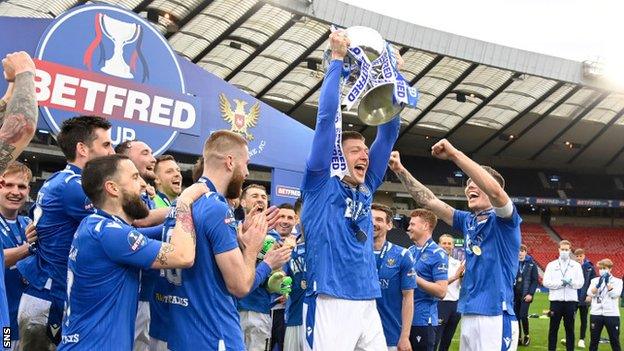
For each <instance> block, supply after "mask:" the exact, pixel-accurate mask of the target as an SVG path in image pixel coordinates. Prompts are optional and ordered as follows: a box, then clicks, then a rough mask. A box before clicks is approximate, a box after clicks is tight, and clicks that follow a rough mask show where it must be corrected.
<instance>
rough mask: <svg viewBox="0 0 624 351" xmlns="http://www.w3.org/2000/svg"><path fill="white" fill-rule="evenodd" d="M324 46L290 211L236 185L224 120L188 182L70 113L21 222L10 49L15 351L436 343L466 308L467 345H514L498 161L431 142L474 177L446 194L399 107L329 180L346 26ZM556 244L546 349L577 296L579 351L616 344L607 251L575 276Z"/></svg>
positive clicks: (520, 271)
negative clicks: (413, 161) (407, 142)
mask: <svg viewBox="0 0 624 351" xmlns="http://www.w3.org/2000/svg"><path fill="white" fill-rule="evenodd" d="M329 42H330V46H331V62H330V64H329V67H328V69H327V72H326V75H325V78H324V82H323V85H322V87H321V92H320V98H319V107H318V116H317V121H316V129H315V134H314V139H313V142H312V147H311V150H309V155H308V157H307V159H306V168H305V172H304V177H303V183H302V186H301V190H302V197H301V198H300V199H299V200H298V201H297V202H296V203H295V205H294V206H292V205H290V204H279V206H269V204H268V194H267V191H266V189H265V188H264V187H263V186H262V185H258V184H249V185H247V186H246V187H244V189H243V183H244V182H245V179H246V178H247V176H248V175H249V171H248V163H249V152H248V146H247V141H246V139H245V138H243V137H242V136H241V135H239V134H237V133H234V132H230V131H224V130H222V131H216V132H214V133H212V134H211V135H210V137H209V138H208V139H207V140H205V143H204V147H203V154H202V156H201V157H200V159H199V161H198V163H197V166H196V170H195V171H194V174H195V178H196V179H194V184H193V185H191V186H189V187H187V188H186V189H184V190H183V188H182V176H181V172H180V168H179V166H178V164H177V162H176V160H175V158H173V157H172V156H170V155H163V156H159V157H157V158H155V157H154V156H153V155H152V150H151V149H150V147H149V145H148V144H146V143H145V142H142V141H139V140H132V141H125V142H123V143H121V144H119V145H117V146H116V147H114V145H113V143H112V140H111V135H110V129H111V124H110V122H109V121H108V120H106V119H104V118H101V117H97V116H78V117H74V118H70V119H67V120H65V121H64V122H63V124H62V126H61V128H60V132H59V133H58V135H57V136H56V141H57V144H58V146H59V147H60V149H61V150H62V152H63V155H64V156H65V158H66V160H67V166H66V167H65V168H64V169H62V170H60V171H58V172H56V173H54V174H53V175H51V176H50V177H49V178H48V179H47V180H46V182H45V183H44V184H43V186H42V187H41V189H40V190H39V193H38V194H37V197H36V201H35V204H34V205H33V207H32V208H31V209H30V212H29V216H27V217H26V216H20V215H18V212H19V210H20V208H22V207H23V205H24V203H25V202H26V199H27V198H28V193H29V190H30V187H29V183H30V181H31V178H32V174H31V171H30V170H29V169H28V167H26V166H24V165H23V164H21V163H19V162H16V161H14V160H15V159H16V158H17V156H18V155H19V154H20V153H21V152H22V151H23V150H24V148H25V147H26V146H27V145H28V143H29V142H30V140H31V138H32V137H33V134H34V131H35V128H36V124H37V102H36V99H35V88H34V71H35V67H34V64H33V61H32V60H31V58H30V57H29V56H28V54H26V53H24V52H19V53H13V54H9V55H7V57H6V58H5V59H4V60H3V62H2V63H3V68H4V74H5V78H6V80H7V81H8V82H9V88H8V90H7V94H5V96H4V97H3V98H2V100H0V109H1V110H2V112H1V116H0V117H1V119H2V127H1V128H0V172H1V173H2V179H1V181H0V215H1V216H0V221H1V222H2V223H1V224H2V228H0V229H1V230H2V231H3V238H2V239H3V244H4V250H3V261H4V266H5V269H4V270H2V272H3V274H4V276H3V279H1V281H2V285H0V309H1V310H0V321H1V322H2V325H3V326H7V327H10V329H9V331H10V338H11V348H12V349H19V350H28V351H30V350H37V351H38V350H55V349H57V348H58V350H141V351H143V350H154V351H160V350H174V351H179V350H237V351H238V350H252V351H260V350H284V351H299V350H323V351H327V350H400V351H405V350H414V351H416V350H426V351H432V350H434V349H438V350H448V348H449V345H450V343H451V339H452V337H453V335H454V333H455V330H456V328H457V326H458V325H459V324H460V323H461V332H460V333H461V336H460V349H461V350H483V351H487V350H513V349H516V348H517V347H518V344H522V345H528V344H529V342H530V337H529V325H528V319H527V313H528V306H529V304H530V303H531V301H532V296H533V295H534V293H535V290H536V287H537V267H536V265H535V263H534V262H533V261H532V260H531V259H530V257H528V256H526V253H527V249H526V247H525V246H521V235H520V223H521V221H522V220H521V218H520V216H519V214H518V211H517V209H516V208H515V206H514V204H513V203H512V201H511V199H510V197H509V196H508V195H507V193H506V192H505V180H504V179H503V177H502V176H501V175H500V174H499V173H498V172H497V171H496V170H494V169H493V168H490V167H485V166H481V165H479V164H477V163H476V162H474V161H473V160H471V159H470V158H469V157H468V156H467V155H465V154H464V153H462V152H461V151H459V150H457V149H456V148H455V147H454V146H453V145H452V144H451V143H450V142H449V141H447V140H441V141H439V142H438V143H436V144H435V145H434V146H433V148H432V150H431V153H432V155H433V157H436V158H438V159H442V160H448V161H450V162H453V163H454V164H455V165H456V166H457V167H459V168H460V169H461V170H462V171H463V172H464V173H465V174H467V175H468V176H469V180H468V182H467V186H466V189H465V195H466V199H467V202H468V207H469V210H470V211H463V210H459V209H455V208H453V207H451V206H450V205H448V204H446V203H445V202H443V201H442V200H440V199H439V198H437V197H436V196H435V195H434V193H433V192H432V191H431V190H429V189H428V188H427V187H426V186H424V185H423V184H422V183H420V182H419V181H418V180H417V179H416V178H415V177H414V176H413V175H412V174H410V172H409V171H408V170H407V169H406V168H405V167H404V166H403V164H402V162H401V158H400V155H399V153H398V152H397V151H392V150H393V147H394V143H395V141H396V139H397V137H398V134H399V127H400V121H399V117H398V116H395V117H394V118H393V119H392V120H391V121H390V122H388V123H386V124H383V125H381V126H380V127H379V128H378V131H377V136H376V139H375V140H374V141H373V142H372V144H371V146H370V149H369V147H368V146H367V145H366V143H365V140H364V137H363V136H362V135H361V134H359V133H357V132H343V133H342V134H341V135H340V136H341V139H340V140H341V146H342V150H343V153H344V157H345V159H346V163H347V168H348V172H347V174H346V175H345V176H344V177H337V176H331V173H330V166H331V163H332V159H333V157H334V150H333V146H334V145H335V142H334V141H335V140H336V138H337V137H338V136H337V135H336V133H337V132H336V128H335V125H334V117H335V111H336V110H337V109H338V108H339V95H340V91H339V86H340V76H341V72H342V67H343V59H344V57H345V56H346V55H347V48H348V46H349V39H348V38H347V37H346V36H345V35H344V33H343V32H342V31H336V32H333V33H332V34H331V35H330V37H329ZM388 169H390V170H391V171H392V172H394V173H395V174H396V176H397V177H398V178H399V179H400V180H401V182H402V183H403V185H404V187H405V189H406V190H407V191H408V192H409V193H410V195H411V196H412V197H413V199H414V200H415V202H416V204H417V205H418V206H419V208H418V209H415V210H413V211H412V212H411V214H410V221H409V227H408V228H407V233H408V236H409V239H410V240H411V241H412V242H413V245H412V246H411V247H408V248H403V247H400V246H398V245H396V244H393V243H390V242H389V241H388V240H387V233H388V232H389V231H390V230H391V229H392V227H393V222H392V218H393V217H394V213H393V212H392V210H391V209H390V208H389V207H388V206H385V205H383V204H379V203H374V202H373V198H374V195H375V192H376V190H377V189H378V188H379V186H380V185H381V184H382V182H383V179H384V175H385V173H386V171H387V170H388ZM237 209H238V211H237ZM241 209H242V210H241ZM239 211H240V212H242V213H239V214H238V215H236V213H238V212H239ZM235 212H236V213H235ZM438 220H442V221H444V222H445V223H447V224H448V225H450V226H453V228H455V230H457V231H458V232H461V233H462V235H463V238H464V239H465V247H464V249H465V260H464V261H459V260H456V259H454V258H453V257H451V254H452V251H453V248H454V240H453V237H452V236H450V235H442V236H441V237H440V239H439V242H435V241H434V240H433V238H432V234H433V232H434V229H435V227H436V225H437V222H438ZM570 248H571V245H570V243H568V242H565V241H562V242H561V243H560V252H561V257H560V259H559V260H556V261H554V262H552V263H551V264H549V265H548V267H547V268H546V273H545V276H544V286H545V287H547V288H548V289H550V300H551V314H552V316H551V334H550V337H549V348H550V349H552V350H554V347H555V345H556V337H557V334H556V333H557V329H558V327H559V321H560V320H561V319H562V318H563V320H564V325H565V328H566V339H567V347H568V349H571V347H573V346H574V333H573V318H574V312H575V310H576V308H577V305H578V304H577V302H579V298H580V300H582V301H580V302H585V301H588V303H589V301H590V302H591V303H590V304H591V317H590V318H591V319H590V320H591V323H592V325H599V326H600V328H598V327H596V328H594V327H592V330H591V342H590V350H596V347H597V341H596V340H597V339H596V338H599V336H600V331H601V329H602V326H603V325H604V326H605V327H606V328H607V330H608V332H609V335H610V336H612V338H611V342H612V345H613V349H614V350H618V349H619V343H618V342H617V340H618V335H617V334H618V333H619V329H618V328H617V326H619V309H618V307H617V298H618V297H619V295H620V293H621V290H622V281H621V280H620V279H617V278H615V277H613V276H612V275H610V269H611V268H612V266H613V263H612V262H611V261H610V260H608V259H605V260H602V261H600V262H599V263H598V266H599V268H600V275H599V276H596V277H594V276H591V277H587V278H585V277H584V268H582V266H581V264H579V263H577V262H575V261H574V260H570V255H569V252H570ZM566 252H567V254H566ZM582 254H583V252H579V253H577V254H576V256H577V257H580V256H581V255H582ZM518 257H519V259H518ZM592 270H593V268H592ZM588 272H589V270H588ZM585 282H588V283H587V284H586V286H584V285H583V284H584V283H585ZM581 288H583V289H584V290H583V292H582V293H581V292H577V290H579V289H581ZM578 308H580V309H581V310H582V309H583V307H582V306H581V307H578ZM584 310H585V312H584V313H585V316H586V315H587V307H586V305H585V307H584ZM585 319H586V317H585ZM518 321H519V322H520V323H518ZM570 321H571V322H570ZM571 323H572V325H571V326H570V324H571ZM519 324H520V325H521V326H522V328H519ZM519 329H522V331H523V333H524V337H523V338H520V337H519ZM553 330H554V332H553ZM596 330H597V331H596ZM584 334H585V331H584V330H583V331H582V333H581V338H584Z"/></svg>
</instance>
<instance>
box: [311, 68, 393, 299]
mask: <svg viewBox="0 0 624 351" xmlns="http://www.w3.org/2000/svg"><path fill="white" fill-rule="evenodd" d="M341 72H342V61H341V60H333V61H332V62H331V64H330V67H329V68H328V70H327V73H326V74H325V79H324V81H323V85H322V87H321V93H320V98H319V109H318V116H317V120H316V129H315V131H314V139H313V141H312V149H311V150H310V155H309V157H308V159H307V162H306V168H305V173H304V176H303V182H302V186H301V190H302V197H303V202H304V203H305V206H303V211H302V215H301V219H302V223H303V227H304V228H305V232H306V233H307V235H306V238H305V239H306V263H307V267H308V269H307V272H306V281H307V283H308V285H309V287H310V289H309V291H308V293H309V294H325V295H329V296H333V297H336V298H341V299H349V300H372V299H375V298H378V297H381V290H380V289H379V283H378V276H377V269H376V267H375V255H374V254H373V225H372V218H371V203H372V201H373V195H374V193H375V191H376V190H377V188H378V187H379V186H380V185H381V183H382V181H383V177H384V174H385V172H386V169H387V168H388V159H389V158H390V152H391V151H392V147H393V145H394V142H395V141H396V139H397V137H398V133H399V126H400V121H399V118H394V119H393V120H392V121H390V122H388V123H386V124H384V125H381V126H379V127H378V128H377V137H376V138H375V141H374V142H373V144H372V145H371V148H370V154H369V155H370V156H369V167H368V170H367V172H366V177H365V180H364V183H363V184H360V185H359V186H357V187H351V186H349V185H347V184H346V183H344V182H342V181H341V180H340V179H338V177H332V176H331V172H330V167H331V163H332V157H333V145H334V144H335V138H336V128H335V126H334V120H335V117H336V111H337V110H338V108H339V104H340V103H339V84H340V74H341Z"/></svg>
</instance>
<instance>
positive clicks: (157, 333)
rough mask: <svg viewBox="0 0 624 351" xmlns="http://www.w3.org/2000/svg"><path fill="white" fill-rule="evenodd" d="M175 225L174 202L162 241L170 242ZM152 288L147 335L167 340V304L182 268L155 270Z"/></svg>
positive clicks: (166, 221) (168, 326)
mask: <svg viewBox="0 0 624 351" xmlns="http://www.w3.org/2000/svg"><path fill="white" fill-rule="evenodd" d="M175 225H176V207H175V203H174V205H173V207H171V208H170V210H169V213H168V214H167V217H166V218H165V223H164V225H163V231H162V241H163V242H170V241H171V234H172V230H173V228H174V227H175ZM157 273H158V276H157V277H156V281H155V285H154V289H153V291H152V295H151V296H150V297H149V302H150V327H149V335H150V336H151V337H153V338H156V339H158V340H162V341H165V342H166V341H167V335H168V333H169V329H170V318H169V304H170V303H171V302H172V301H173V300H172V299H173V297H172V296H173V295H172V292H173V288H174V287H175V285H177V284H180V278H181V274H182V269H180V268H177V269H161V270H160V271H157Z"/></svg>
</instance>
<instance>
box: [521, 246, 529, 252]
mask: <svg viewBox="0 0 624 351" xmlns="http://www.w3.org/2000/svg"><path fill="white" fill-rule="evenodd" d="M520 251H524V252H527V251H528V250H527V247H526V245H524V244H522V245H520Z"/></svg>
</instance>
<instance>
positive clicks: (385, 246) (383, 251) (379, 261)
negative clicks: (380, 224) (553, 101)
mask: <svg viewBox="0 0 624 351" xmlns="http://www.w3.org/2000/svg"><path fill="white" fill-rule="evenodd" d="M388 249H390V244H389V243H388V241H387V240H386V241H385V242H384V244H383V246H382V247H381V252H380V253H379V258H377V272H379V270H380V269H381V265H382V263H383V259H384V257H385V256H386V253H387V252H388Z"/></svg>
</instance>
